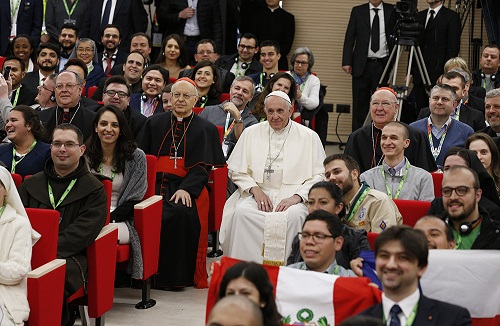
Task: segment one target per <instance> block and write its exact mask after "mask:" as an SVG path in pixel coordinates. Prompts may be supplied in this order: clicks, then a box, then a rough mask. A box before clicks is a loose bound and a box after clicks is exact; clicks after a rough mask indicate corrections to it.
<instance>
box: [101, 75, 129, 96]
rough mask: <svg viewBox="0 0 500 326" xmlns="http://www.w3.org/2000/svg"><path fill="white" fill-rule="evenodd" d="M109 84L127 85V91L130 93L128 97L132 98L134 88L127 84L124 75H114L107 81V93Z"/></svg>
mask: <svg viewBox="0 0 500 326" xmlns="http://www.w3.org/2000/svg"><path fill="white" fill-rule="evenodd" d="M109 84H120V85H125V86H127V91H128V94H127V95H128V96H130V94H132V88H131V87H130V85H129V84H128V83H127V80H126V79H125V77H123V76H122V75H114V76H111V77H109V78H108V79H106V82H105V83H104V92H106V90H107V89H108V86H109Z"/></svg>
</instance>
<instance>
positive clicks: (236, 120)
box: [234, 115, 243, 123]
mask: <svg viewBox="0 0 500 326" xmlns="http://www.w3.org/2000/svg"><path fill="white" fill-rule="evenodd" d="M234 121H235V122H236V123H243V117H242V116H241V115H240V118H239V119H234Z"/></svg>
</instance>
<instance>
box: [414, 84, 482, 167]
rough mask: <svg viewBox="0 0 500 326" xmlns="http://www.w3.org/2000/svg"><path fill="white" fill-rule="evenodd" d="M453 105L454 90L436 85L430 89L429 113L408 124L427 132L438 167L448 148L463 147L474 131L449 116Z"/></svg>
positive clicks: (454, 105)
mask: <svg viewBox="0 0 500 326" xmlns="http://www.w3.org/2000/svg"><path fill="white" fill-rule="evenodd" d="M455 107H456V93H455V90H454V89H453V88H452V87H451V86H448V85H436V86H434V87H433V88H432V89H431V95H430V98H429V108H430V110H431V115H430V116H429V117H428V118H423V119H420V120H417V121H415V122H413V123H411V124H410V126H411V127H414V128H417V129H419V130H421V131H423V132H426V133H427V134H428V137H429V141H430V140H432V144H430V147H431V152H432V156H433V157H434V159H435V160H436V164H437V165H438V167H440V168H441V167H442V166H443V161H444V156H445V154H446V152H447V151H448V149H449V148H451V147H453V146H457V147H463V146H464V144H465V140H466V139H467V137H469V136H470V135H471V134H473V133H474V130H472V128H471V127H470V126H468V125H466V124H465V123H463V122H460V121H457V120H455V119H452V118H451V114H452V113H453V112H454V109H455Z"/></svg>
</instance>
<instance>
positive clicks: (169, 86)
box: [161, 83, 174, 93]
mask: <svg viewBox="0 0 500 326" xmlns="http://www.w3.org/2000/svg"><path fill="white" fill-rule="evenodd" d="M173 85H174V84H173V83H170V84H167V85H166V86H165V87H163V88H162V89H161V92H162V93H171V92H172V86H173Z"/></svg>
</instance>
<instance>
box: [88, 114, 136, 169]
mask: <svg viewBox="0 0 500 326" xmlns="http://www.w3.org/2000/svg"><path fill="white" fill-rule="evenodd" d="M106 111H109V112H112V113H114V114H115V116H116V119H117V120H118V125H119V126H120V134H119V136H118V139H117V140H116V146H115V152H114V155H113V162H111V163H112V164H113V168H114V171H115V172H117V173H120V172H123V171H124V170H125V163H126V161H130V160H132V159H134V151H135V149H136V148H137V145H136V143H135V142H134V134H133V133H132V130H130V127H129V125H128V123H127V119H126V118H125V115H124V114H123V112H122V111H121V110H120V109H119V108H117V107H116V106H114V105H105V106H103V107H102V108H100V109H99V111H97V113H96V115H95V118H94V122H93V123H92V128H93V132H92V133H91V135H90V137H89V139H88V140H87V142H86V143H85V144H86V145H87V150H86V151H85V154H86V155H87V158H88V162H89V166H90V168H91V169H93V170H94V171H97V170H99V165H100V164H101V163H102V159H103V154H102V145H101V139H99V136H98V135H97V132H95V128H96V127H97V124H98V123H99V119H100V118H101V116H102V115H103V114H104V112H106Z"/></svg>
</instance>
